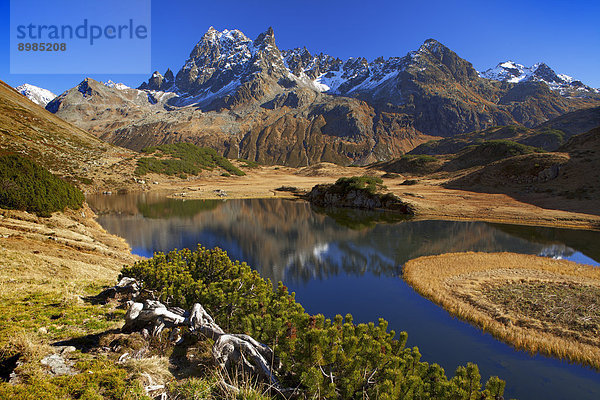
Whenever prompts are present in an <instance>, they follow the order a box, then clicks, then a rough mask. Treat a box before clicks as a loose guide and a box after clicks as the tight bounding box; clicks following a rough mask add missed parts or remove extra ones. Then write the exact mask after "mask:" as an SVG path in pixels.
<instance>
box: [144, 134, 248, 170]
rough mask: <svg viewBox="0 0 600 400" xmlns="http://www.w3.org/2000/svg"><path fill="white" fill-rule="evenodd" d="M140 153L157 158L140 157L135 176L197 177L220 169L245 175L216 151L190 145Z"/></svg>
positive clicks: (175, 144)
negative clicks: (202, 173)
mask: <svg viewBox="0 0 600 400" xmlns="http://www.w3.org/2000/svg"><path fill="white" fill-rule="evenodd" d="M142 153H145V154H148V155H157V156H160V157H161V158H157V157H140V158H139V159H138V162H137V167H136V169H135V173H136V175H145V174H147V173H148V172H154V173H157V174H163V175H169V176H173V175H181V174H186V175H198V174H199V173H200V172H201V171H202V170H209V171H210V170H213V169H214V168H221V169H223V170H225V171H226V172H228V173H230V174H232V175H237V176H244V175H246V174H245V173H244V172H243V171H242V170H240V169H239V168H237V167H236V166H235V165H233V164H232V163H231V161H229V160H228V159H227V158H225V157H223V156H221V155H220V154H218V153H217V151H216V150H214V149H211V148H208V147H198V146H196V145H194V144H192V143H184V142H180V143H171V144H164V145H160V146H152V147H147V148H145V149H143V150H142Z"/></svg>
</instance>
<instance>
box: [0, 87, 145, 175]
mask: <svg viewBox="0 0 600 400" xmlns="http://www.w3.org/2000/svg"><path fill="white" fill-rule="evenodd" d="M0 152H2V153H19V154H23V155H26V156H28V157H30V158H32V159H34V160H35V161H36V162H37V163H39V164H40V165H43V166H44V167H46V168H48V169H49V170H50V171H52V172H54V173H57V174H59V175H62V176H65V177H67V178H69V179H70V180H73V181H76V182H79V183H84V182H85V183H88V182H89V180H90V179H92V180H98V182H95V184H102V180H103V179H97V178H101V177H105V178H106V175H107V173H108V171H107V169H108V168H109V167H110V166H112V167H113V168H114V169H115V171H112V172H117V170H119V169H120V168H124V171H125V170H127V169H126V168H125V167H124V165H122V164H119V165H118V166H117V165H116V164H117V163H118V162H119V161H122V160H123V159H124V158H125V157H129V156H132V155H133V153H132V152H130V151H129V150H126V149H120V148H117V147H115V146H112V145H110V144H108V143H105V142H103V141H101V140H99V139H98V138H96V137H94V136H92V135H90V134H89V133H87V132H85V131H83V130H81V129H80V128H77V127H76V126H74V125H71V124H69V123H68V122H65V121H63V120H62V119H60V118H58V117H57V116H55V115H53V114H52V113H50V112H48V111H46V110H45V109H43V108H41V107H40V106H38V105H37V104H34V103H33V102H31V101H29V100H28V99H27V98H25V97H24V96H22V95H21V94H19V93H18V92H16V91H15V90H14V89H13V88H11V87H10V86H8V85H7V84H6V83H4V82H2V81H0ZM132 170H133V169H131V171H132ZM111 179H113V180H115V181H117V180H123V179H127V178H126V176H121V175H120V174H118V173H115V176H114V177H112V178H111Z"/></svg>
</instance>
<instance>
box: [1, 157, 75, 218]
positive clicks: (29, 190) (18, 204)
mask: <svg viewBox="0 0 600 400" xmlns="http://www.w3.org/2000/svg"><path fill="white" fill-rule="evenodd" d="M84 200H85V198H84V196H83V193H81V190H79V189H78V188H76V187H75V186H73V185H71V184H70V183H68V182H65V181H63V180H61V179H59V178H58V177H56V176H54V175H53V174H51V173H50V172H49V171H48V170H47V169H45V168H43V167H41V166H39V165H37V164H36V163H34V162H33V161H31V160H29V159H28V158H25V157H22V156H19V155H3V156H0V207H3V208H9V209H15V210H24V211H28V212H32V213H36V214H37V215H38V216H41V217H49V216H50V215H51V214H52V213H53V212H55V211H63V210H64V209H65V208H66V207H69V208H72V209H79V208H81V205H82V204H83V201H84Z"/></svg>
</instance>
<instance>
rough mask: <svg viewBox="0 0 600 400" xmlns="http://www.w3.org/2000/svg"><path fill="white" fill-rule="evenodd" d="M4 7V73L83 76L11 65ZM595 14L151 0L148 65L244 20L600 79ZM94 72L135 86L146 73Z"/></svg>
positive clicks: (341, 46)
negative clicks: (436, 44)
mask: <svg viewBox="0 0 600 400" xmlns="http://www.w3.org/2000/svg"><path fill="white" fill-rule="evenodd" d="M40 1H42V0H40ZM44 1H47V0H44ZM87 1H92V0H87ZM94 1H95V0H94ZM124 1H127V0H124ZM9 11H10V8H9V1H8V0H0V15H1V16H2V21H1V23H0V27H1V28H0V29H1V32H2V33H1V35H0V51H1V52H2V54H3V56H2V58H1V59H0V60H1V63H0V79H2V80H3V81H5V82H7V83H8V84H10V85H13V86H15V85H19V84H21V83H25V82H28V83H31V84H34V85H37V86H41V87H45V88H47V89H50V90H52V91H53V92H55V93H57V94H58V93H61V92H62V91H64V90H66V89H69V88H71V87H73V86H75V85H76V84H77V83H79V82H80V81H81V80H83V78H85V76H86V75H85V74H82V75H51V74H46V75H22V74H20V75H17V74H10V69H9V57H8V55H9V49H10V47H9V46H10V44H9ZM60 12H61V13H64V12H65V11H64V10H60ZM67 12H68V10H67ZM114 12H115V13H116V14H118V12H119V10H114ZM599 16H600V1H597V0H596V1H583V0H574V1H571V2H566V1H553V0H532V1H506V0H504V1H458V0H457V1H448V0H444V1H437V0H435V1H426V2H415V1H411V2H408V1H402V0H401V1H398V0H385V1H384V0H369V1H354V0H346V1H338V0H331V1H328V0H304V1H296V0H293V1H275V0H257V1H248V0H245V1H238V0H228V1H224V2H216V1H201V0H195V1H187V0H169V1H164V0H152V54H151V56H152V57H151V60H152V61H151V64H152V66H151V70H152V71H153V70H159V71H160V72H164V71H165V70H166V68H167V67H170V68H171V69H173V70H174V72H177V70H179V68H181V66H182V65H183V63H184V62H185V60H186V58H187V57H188V55H189V53H190V51H191V49H192V48H193V47H194V45H195V44H196V42H197V41H198V40H199V39H200V38H201V36H202V34H203V33H204V32H205V31H206V30H207V29H208V27H209V26H211V25H212V26H214V27H215V28H217V29H219V30H223V29H226V28H228V29H240V30H241V31H243V32H244V33H245V34H246V35H247V36H249V37H250V38H255V37H256V36H257V35H258V34H259V33H260V32H262V31H264V30H266V29H267V28H268V27H269V26H272V27H273V29H274V30H275V38H276V40H277V44H278V46H279V48H280V49H287V48H293V47H299V46H306V47H307V48H308V49H309V50H310V51H311V52H326V53H328V54H331V55H333V56H336V57H340V58H342V59H344V58H347V57H351V56H363V57H366V58H367V59H369V60H373V59H374V58H377V57H378V56H383V57H386V58H387V57H390V56H403V55H405V54H406V53H407V52H409V51H411V50H415V49H417V48H418V47H419V46H420V45H421V44H422V43H423V42H424V41H425V40H426V39H428V38H434V39H437V40H439V41H440V42H442V43H443V44H445V45H446V46H448V47H450V48H451V49H452V50H454V51H455V52H456V53H458V55H459V56H461V57H463V58H465V59H467V60H468V61H470V62H471V63H473V66H474V67H475V68H476V69H478V70H485V69H487V68H490V67H493V66H495V65H496V64H497V63H498V62H500V61H505V60H508V59H511V60H513V61H516V62H519V63H521V64H525V65H531V64H533V63H535V62H539V61H542V62H545V63H547V64H548V65H549V66H550V67H552V68H553V69H554V70H556V71H557V72H558V73H564V74H567V75H571V76H574V77H575V78H577V79H580V80H582V81H583V82H584V83H586V84H589V85H591V86H593V87H600V68H599V67H598V66H599V65H600V24H599V23H598V17H599ZM119 56H120V55H119V54H114V57H119ZM90 76H91V77H92V78H94V79H98V80H108V79H112V80H113V81H116V82H123V83H125V84H127V85H129V86H133V87H136V86H138V85H139V84H140V83H141V82H142V81H145V80H147V78H148V75H146V74H134V75H116V74H111V75H102V74H100V75H90Z"/></svg>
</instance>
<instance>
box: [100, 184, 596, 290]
mask: <svg viewBox="0 0 600 400" xmlns="http://www.w3.org/2000/svg"><path fill="white" fill-rule="evenodd" d="M88 201H89V202H90V204H91V205H92V207H94V208H95V209H96V210H97V211H98V212H99V213H100V214H102V215H101V216H100V217H99V222H100V223H101V224H102V226H104V227H105V228H106V229H107V230H108V231H110V232H111V233H115V234H117V235H119V236H122V237H125V238H126V239H127V240H128V242H129V243H130V245H131V246H132V248H133V249H134V252H136V253H138V254H141V255H144V256H151V255H152V253H153V252H154V251H169V250H172V249H175V248H177V249H181V248H192V249H193V248H195V247H196V245H197V244H198V243H200V244H202V245H203V246H205V247H215V246H218V247H221V248H222V249H224V250H226V251H227V252H228V253H229V255H230V257H232V258H234V259H239V260H242V261H246V262H247V263H248V264H250V265H251V266H253V267H254V268H256V269H258V270H259V271H260V273H261V275H262V276H264V277H265V278H269V279H271V280H272V281H273V282H278V281H280V280H281V281H287V282H294V283H300V282H307V281H309V280H312V279H326V278H328V277H330V276H335V275H339V274H341V273H343V274H346V275H355V276H361V275H363V274H365V273H370V274H373V275H375V276H380V275H383V276H388V277H391V276H398V275H399V274H400V269H401V266H402V264H404V263H405V262H406V261H407V260H409V259H412V258H416V257H419V256H423V255H433V254H442V253H448V252H460V251H485V252H496V251H513V252H517V253H526V254H540V255H544V256H553V257H559V258H568V257H571V256H573V254H574V253H576V252H577V251H579V252H582V253H584V254H585V253H586V252H587V253H589V254H588V255H587V256H588V257H590V256H594V257H597V256H598V255H597V254H595V253H594V250H593V249H594V246H587V247H585V246H584V248H582V249H577V248H573V247H572V246H575V245H576V244H577V243H576V242H577V241H576V240H573V241H572V243H569V237H570V236H576V235H577V234H578V231H569V230H560V229H551V228H531V227H519V226H513V225H499V224H488V223H483V222H452V221H411V220H407V219H406V217H404V216H401V215H398V214H393V213H382V212H361V211H357V210H342V209H333V210H325V209H314V208H313V207H311V205H310V204H308V203H306V202H303V201H292V200H285V199H252V200H227V201H221V200H187V201H182V200H175V199H165V198H164V197H162V196H160V195H156V196H152V195H143V194H142V195H137V196H133V195H127V196H96V197H91V198H88ZM590 234H591V235H593V236H595V238H591V239H588V241H590V243H592V242H593V241H594V240H600V237H599V235H598V234H597V233H594V232H591V233H590V232H586V235H588V236H586V237H589V235H590ZM575 239H577V238H575ZM596 243H597V241H596ZM588 247H589V248H588ZM596 259H598V258H596Z"/></svg>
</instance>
